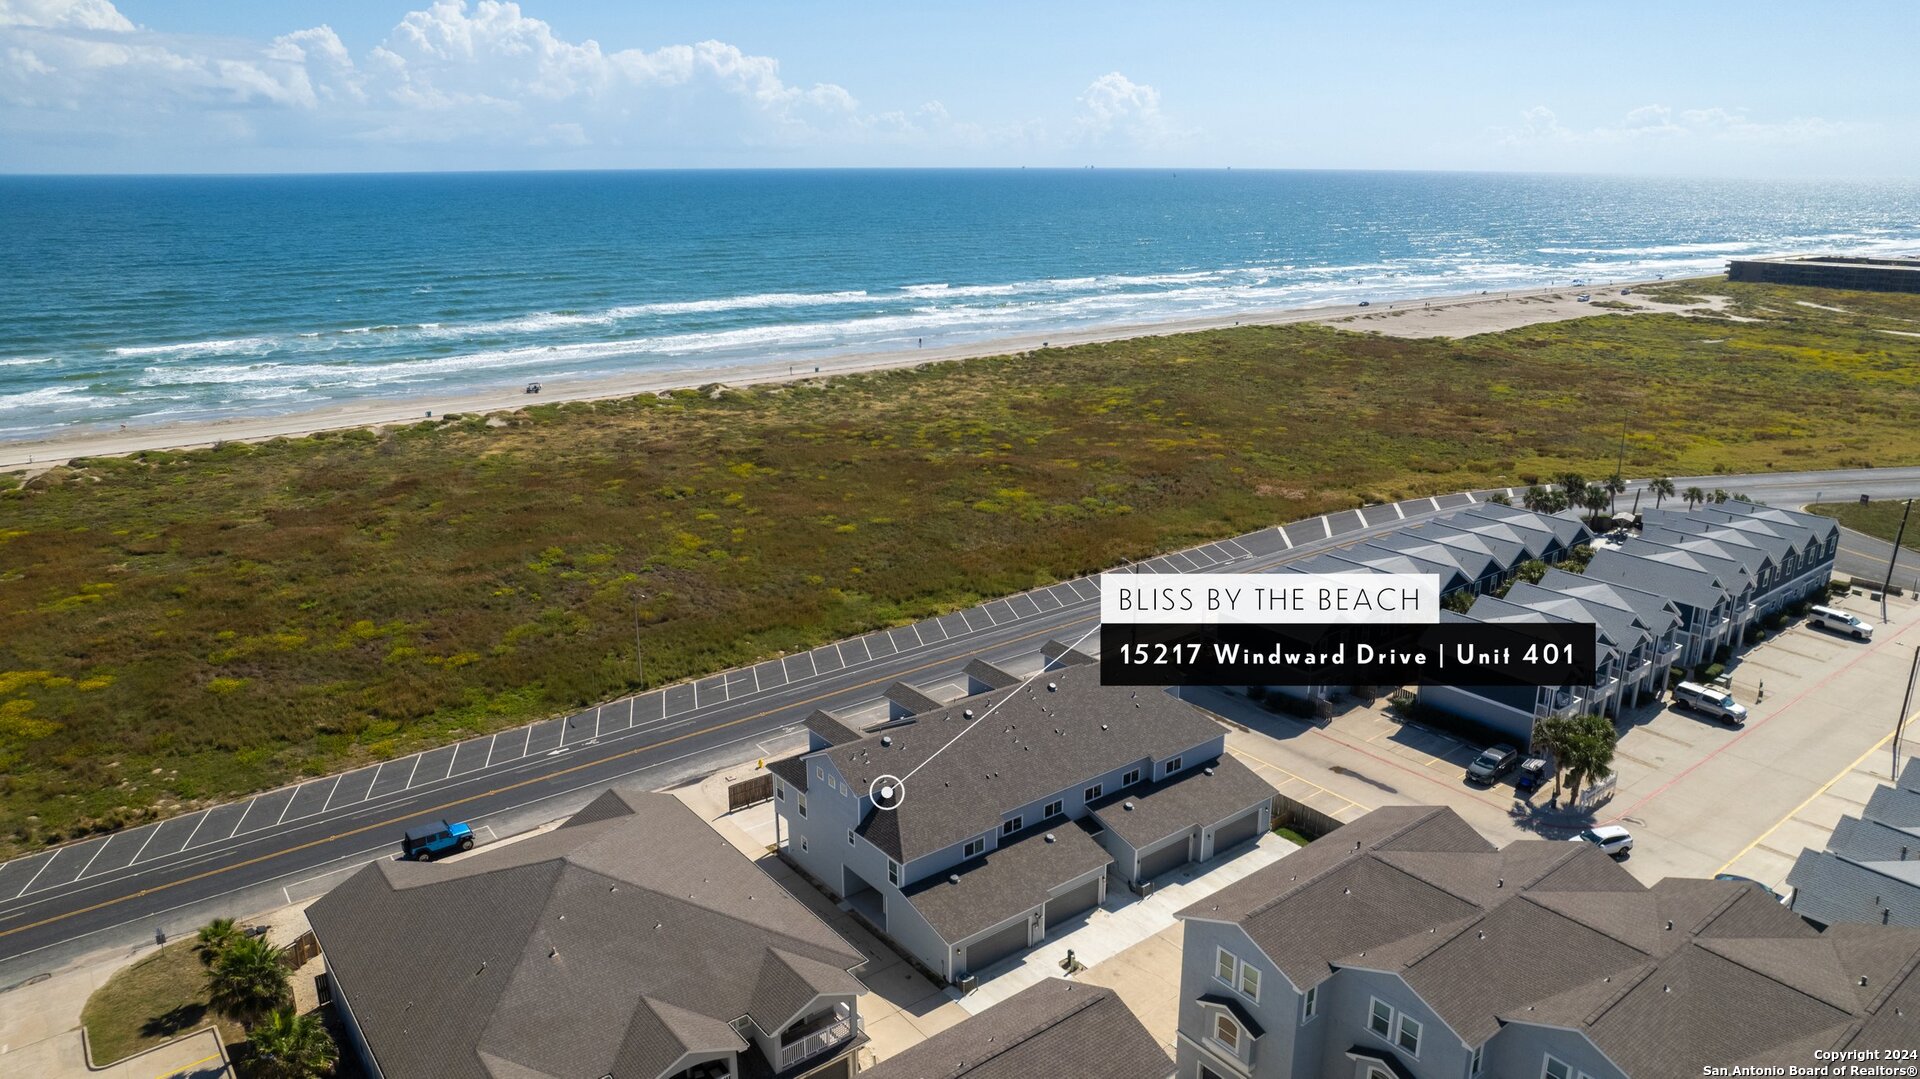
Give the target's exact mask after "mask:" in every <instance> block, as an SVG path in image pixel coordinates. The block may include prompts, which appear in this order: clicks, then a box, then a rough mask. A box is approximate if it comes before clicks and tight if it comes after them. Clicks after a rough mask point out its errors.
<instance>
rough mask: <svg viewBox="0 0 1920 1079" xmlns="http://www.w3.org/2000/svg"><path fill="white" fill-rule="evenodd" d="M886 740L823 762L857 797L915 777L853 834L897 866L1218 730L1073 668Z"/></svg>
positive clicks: (869, 740) (897, 728)
mask: <svg viewBox="0 0 1920 1079" xmlns="http://www.w3.org/2000/svg"><path fill="white" fill-rule="evenodd" d="M1049 684H1053V685H1055V686H1056V687H1057V689H1056V690H1049V689H1048V688H1047V686H1048V685H1049ZM1001 702H1005V703H1004V704H1003V703H1001ZM996 705H998V708H997V710H993V711H992V714H991V715H989V714H988V712H989V710H991V709H995V706H996ZM969 710H970V711H972V713H973V717H972V718H969V717H968V716H967V714H966V713H967V712H968V711H969ZM976 721H978V722H976ZM969 725H972V729H971V730H967V728H968V727H969ZM963 730H966V731H967V733H966V735H965V737H959V736H960V734H961V732H962V731H963ZM885 733H886V737H887V738H888V739H889V740H890V742H891V744H890V745H882V744H881V738H880V736H879V735H878V734H870V735H869V736H867V737H866V738H863V739H861V740H860V741H858V742H852V743H849V744H847V745H842V746H835V747H834V748H832V749H830V750H826V751H825V755H826V756H827V757H828V758H829V759H831V760H832V761H833V763H834V766H835V767H837V768H838V769H839V770H840V774H841V776H842V777H844V778H845V779H846V780H847V782H848V783H850V784H851V785H852V786H853V789H854V790H856V791H862V792H864V791H865V790H867V788H868V787H869V785H871V783H872V781H873V780H874V779H875V778H877V777H878V776H880V775H882V774H887V775H894V776H899V777H903V778H904V777H906V776H907V775H908V773H913V774H912V778H910V779H907V780H906V784H905V786H906V797H905V799H904V801H903V802H902V803H901V805H900V808H899V809H897V810H894V811H891V812H869V813H868V815H867V817H866V819H865V820H864V821H862V822H861V824H860V827H859V831H860V834H862V835H864V836H866V837H867V839H868V841H870V842H872V843H873V844H874V845H875V846H877V847H879V848H880V849H881V850H883V851H885V852H886V853H887V854H888V855H889V856H890V857H892V858H893V859H894V860H895V861H897V862H903V863H904V862H907V861H910V860H912V859H914V858H918V857H920V856H922V855H925V854H929V853H932V852H933V851H937V850H940V849H942V848H945V847H949V846H952V845H953V844H955V843H959V842H962V841H964V840H966V839H968V838H969V837H971V836H976V835H979V834H980V833H982V832H987V831H991V830H993V829H997V828H998V827H999V826H1000V819H1001V817H1002V816H1003V815H1004V814H1005V813H1007V812H1010V811H1012V810H1013V809H1016V808H1018V807H1020V806H1023V805H1027V804H1029V803H1031V802H1035V801H1039V800H1040V799H1042V798H1044V797H1046V796H1047V795H1049V794H1053V793H1056V792H1059V791H1063V790H1073V791H1077V790H1078V789H1079V787H1080V784H1081V781H1082V780H1085V779H1092V778H1093V777H1095V776H1099V775H1104V774H1105V773H1107V772H1110V771H1113V770H1114V769H1117V768H1121V767H1123V766H1125V765H1128V764H1132V763H1135V762H1140V761H1145V760H1147V759H1149V758H1151V759H1153V760H1161V759H1164V758H1166V757H1169V756H1172V755H1174V754H1176V753H1183V752H1186V751H1189V750H1192V749H1194V748H1195V747H1197V746H1199V745H1201V744H1202V743H1204V742H1208V741H1210V740H1212V739H1215V738H1219V737H1221V736H1222V734H1223V730H1222V728H1221V727H1220V726H1219V724H1217V723H1215V722H1214V721H1213V720H1212V719H1210V718H1208V717H1207V715H1206V714H1205V713H1203V712H1201V711H1200V710H1199V709H1197V708H1194V707H1193V706H1192V705H1190V704H1187V703H1186V702H1185V701H1182V700H1180V699H1178V698H1176V697H1174V696H1173V695H1171V694H1169V693H1167V692H1165V691H1164V690H1160V689H1152V688H1140V689H1135V688H1132V687H1128V686H1105V685H1102V684H1101V683H1100V670H1099V668H1098V667H1094V666H1086V665H1078V666H1072V667H1066V668H1062V669H1060V670H1057V671H1053V672H1050V673H1048V674H1046V675H1043V676H1041V677H1040V678H1037V679H1035V680H1034V681H1033V682H1030V683H1028V684H1027V685H1026V687H1025V688H1023V689H1022V688H1014V689H1002V690H994V691H993V692H991V693H983V694H980V695H978V696H975V697H969V698H967V699H966V700H963V701H958V702H955V703H954V704H952V705H949V706H947V707H945V708H943V709H941V710H940V711H938V712H932V713H929V714H927V715H923V716H916V717H915V718H914V720H913V721H912V722H910V723H900V724H896V725H894V726H892V727H890V728H888V730H887V731H886V732H885ZM923 765H924V767H923ZM916 768H918V769H919V771H917V772H916V771H914V769H916Z"/></svg>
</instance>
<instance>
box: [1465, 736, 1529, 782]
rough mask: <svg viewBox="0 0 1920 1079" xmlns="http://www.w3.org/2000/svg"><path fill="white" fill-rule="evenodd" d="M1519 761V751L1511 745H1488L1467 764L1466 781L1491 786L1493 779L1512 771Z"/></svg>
mask: <svg viewBox="0 0 1920 1079" xmlns="http://www.w3.org/2000/svg"><path fill="white" fill-rule="evenodd" d="M1519 763H1520V751H1519V750H1517V749H1515V748H1513V747H1512V746H1489V747H1487V748H1486V749H1483V750H1481V751H1480V755H1479V756H1478V757H1475V758H1474V759H1473V763H1472V764H1469V765H1467V782H1469V783H1478V784H1480V785H1481V786H1489V787H1490V786H1492V785H1493V782H1494V780H1497V779H1499V778H1500V777H1501V776H1503V775H1506V774H1507V773H1508V772H1511V771H1513V766H1514V765H1516V764H1519Z"/></svg>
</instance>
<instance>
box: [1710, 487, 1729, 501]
mask: <svg viewBox="0 0 1920 1079" xmlns="http://www.w3.org/2000/svg"><path fill="white" fill-rule="evenodd" d="M1728 497H1729V496H1728V494H1727V491H1726V488H1724V487H1715V488H1714V489H1713V501H1714V502H1715V503H1716V504H1718V503H1721V502H1725V501H1726V500H1727V498H1728Z"/></svg>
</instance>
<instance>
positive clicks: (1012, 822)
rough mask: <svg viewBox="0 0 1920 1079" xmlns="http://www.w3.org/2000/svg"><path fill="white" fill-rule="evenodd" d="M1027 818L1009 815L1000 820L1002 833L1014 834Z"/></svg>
mask: <svg viewBox="0 0 1920 1079" xmlns="http://www.w3.org/2000/svg"><path fill="white" fill-rule="evenodd" d="M1026 820H1027V819H1026V818H1025V817H1008V818H1007V819H1006V820H1003V821H1001V822H1000V834H1001V835H1012V834H1013V833H1015V832H1017V831H1019V830H1020V826H1021V825H1022V824H1025V823H1026Z"/></svg>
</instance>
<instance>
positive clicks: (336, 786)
mask: <svg viewBox="0 0 1920 1079" xmlns="http://www.w3.org/2000/svg"><path fill="white" fill-rule="evenodd" d="M345 778H347V773H345V772H341V773H340V774H339V775H337V776H334V777H333V786H331V787H329V788H327V800H326V801H324V802H321V803H320V812H322V813H325V812H326V811H327V807H328V806H330V805H332V804H333V796H334V794H335V793H336V792H338V791H339V790H340V781H341V780H343V779H345ZM188 838H192V837H191V836H189V837H188ZM180 849H181V850H185V849H186V848H185V847H182V848H180Z"/></svg>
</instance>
